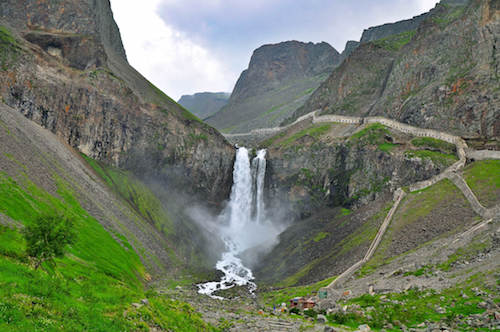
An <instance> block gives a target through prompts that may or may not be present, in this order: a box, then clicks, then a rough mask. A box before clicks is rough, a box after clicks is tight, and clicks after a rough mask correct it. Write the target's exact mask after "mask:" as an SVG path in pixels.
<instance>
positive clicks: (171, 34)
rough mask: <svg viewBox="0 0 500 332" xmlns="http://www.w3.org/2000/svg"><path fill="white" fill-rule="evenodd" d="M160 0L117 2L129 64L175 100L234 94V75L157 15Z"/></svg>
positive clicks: (119, 22) (183, 33)
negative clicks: (197, 95) (213, 93)
mask: <svg viewBox="0 0 500 332" xmlns="http://www.w3.org/2000/svg"><path fill="white" fill-rule="evenodd" d="M159 3H160V1H159V0H142V1H141V2H140V4H139V3H138V2H137V1H134V0H114V1H112V3H111V4H112V8H113V13H114V17H115V20H116V21H117V23H118V26H119V27H120V32H121V35H122V39H123V43H124V47H125V49H126V51H127V57H128V59H129V62H130V63H131V64H132V65H133V66H134V67H135V68H136V69H137V70H139V71H140V72H141V73H142V74H143V75H144V76H146V77H147V78H148V79H149V80H151V81H152V82H153V83H154V84H155V85H157V86H158V87H159V88H161V89H162V90H163V91H165V92H166V93H167V94H168V95H170V96H171V97H172V98H174V99H178V98H179V97H180V96H181V94H184V93H194V92H199V91H204V90H210V91H219V90H220V91H231V89H232V84H233V83H234V82H233V81H234V74H233V75H231V74H232V73H230V72H229V71H228V70H227V68H225V66H224V65H223V63H221V62H220V60H218V59H217V58H215V57H214V55H213V54H212V52H210V50H208V49H207V48H205V47H203V46H201V45H199V44H198V43H196V42H194V41H193V40H191V39H190V38H189V36H187V35H186V33H185V32H182V31H179V30H177V29H175V28H174V27H172V26H168V25H167V24H165V22H164V21H163V20H162V19H161V18H160V17H159V16H158V15H157V14H156V8H157V6H158V5H159Z"/></svg>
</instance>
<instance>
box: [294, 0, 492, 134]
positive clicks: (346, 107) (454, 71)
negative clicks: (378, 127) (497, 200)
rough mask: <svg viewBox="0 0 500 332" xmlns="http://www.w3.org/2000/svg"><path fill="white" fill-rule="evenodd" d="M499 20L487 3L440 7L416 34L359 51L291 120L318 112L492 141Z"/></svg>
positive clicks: (449, 3)
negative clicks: (372, 118) (383, 119)
mask: <svg viewBox="0 0 500 332" xmlns="http://www.w3.org/2000/svg"><path fill="white" fill-rule="evenodd" d="M499 15H500V12H499V8H498V5H496V2H494V1H489V0H473V1H470V2H468V1H446V2H443V3H440V4H438V5H437V6H436V8H435V9H433V10H432V11H431V13H430V14H429V15H426V16H424V18H423V20H422V21H421V22H420V24H419V26H418V28H417V29H416V30H410V31H407V32H403V33H400V34H397V35H392V36H389V37H385V38H383V39H378V40H374V41H371V42H366V43H362V44H361V45H360V46H359V47H358V48H357V49H356V50H355V51H353V52H352V54H351V55H350V56H349V57H348V58H347V59H346V60H345V61H344V62H343V63H342V65H341V66H340V67H338V68H337V69H336V70H334V72H333V73H332V75H331V76H330V77H329V78H328V79H327V80H326V81H325V82H324V83H323V84H322V85H321V87H320V88H318V89H317V90H316V91H315V92H314V94H313V95H312V96H311V97H310V99H309V100H308V101H307V102H306V103H305V104H304V106H303V107H302V108H301V109H299V110H298V111H297V112H296V113H295V116H294V117H293V118H296V117H298V116H300V115H302V114H306V113H308V112H311V111H313V110H315V109H322V110H323V113H331V114H344V115H357V116H367V115H382V116H385V117H388V118H392V119H395V120H398V121H400V122H405V123H408V124H411V125H414V126H418V127H424V128H433V129H437V130H444V131H447V132H450V133H453V134H456V135H461V136H465V137H472V138H487V139H492V138H493V139H494V138H496V137H499V136H500V119H499V118H498V114H497V113H498V109H499V108H500V95H499V93H500V92H499V91H498V89H497V87H498V77H499V66H498V61H499V57H500V53H499V51H498V50H499V49H500V47H499V45H498V38H495V36H496V35H498V34H499V33H500V20H499V19H498V17H499ZM366 38H368V37H366ZM366 38H365V39H366ZM374 38H375V37H374ZM368 39H370V38H368ZM293 118H292V119H291V120H293Z"/></svg>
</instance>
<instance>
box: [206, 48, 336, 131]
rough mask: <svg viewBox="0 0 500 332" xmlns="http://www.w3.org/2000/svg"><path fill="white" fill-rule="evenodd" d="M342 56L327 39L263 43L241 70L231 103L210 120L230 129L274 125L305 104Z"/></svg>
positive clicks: (222, 127)
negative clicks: (312, 41) (318, 41)
mask: <svg viewBox="0 0 500 332" xmlns="http://www.w3.org/2000/svg"><path fill="white" fill-rule="evenodd" d="M340 59H341V57H340V54H339V53H338V52H337V51H336V50H335V49H334V48H333V47H332V46H330V45H329V44H327V43H325V42H323V43H318V44H313V43H303V42H298V41H287V42H283V43H278V44H272V45H264V46H261V47H259V48H258V49H256V50H255V51H254V53H253V55H252V57H251V59H250V64H249V66H248V69H246V70H244V71H243V72H242V73H241V75H240V77H239V79H238V81H237V82H236V86H235V87H234V90H233V92H232V94H231V98H230V99H229V102H228V105H226V106H225V107H224V108H222V109H221V110H220V111H219V112H217V113H216V114H215V115H213V116H211V117H209V118H208V119H207V123H209V124H211V125H214V126H215V127H216V128H218V129H221V130H226V131H231V132H247V131H250V130H252V129H255V128H266V127H273V126H275V125H277V124H279V123H280V122H281V121H282V120H283V119H285V118H286V117H288V116H290V114H292V113H293V112H294V111H295V110H296V109H297V108H298V107H300V106H301V105H302V104H303V103H304V101H305V100H306V98H307V97H308V96H309V95H310V94H311V93H312V91H314V90H315V89H316V88H317V87H318V86H319V85H320V83H321V82H323V81H324V80H325V79H326V77H328V75H329V74H330V73H331V72H332V70H333V69H334V68H335V67H336V66H337V65H338V64H339V63H340Z"/></svg>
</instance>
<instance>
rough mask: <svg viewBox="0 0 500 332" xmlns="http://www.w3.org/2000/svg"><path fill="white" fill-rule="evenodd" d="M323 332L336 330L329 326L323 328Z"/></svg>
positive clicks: (335, 331)
mask: <svg viewBox="0 0 500 332" xmlns="http://www.w3.org/2000/svg"><path fill="white" fill-rule="evenodd" d="M323 332H337V330H335V329H334V328H333V327H331V326H325V329H324V330H323Z"/></svg>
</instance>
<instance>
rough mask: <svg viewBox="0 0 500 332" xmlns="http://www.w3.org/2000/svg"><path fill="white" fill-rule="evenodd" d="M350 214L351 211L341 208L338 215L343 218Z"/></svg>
mask: <svg viewBox="0 0 500 332" xmlns="http://www.w3.org/2000/svg"><path fill="white" fill-rule="evenodd" d="M351 213H352V211H351V210H349V209H346V208H342V209H341V210H340V214H341V215H343V216H348V215H350V214H351Z"/></svg>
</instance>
